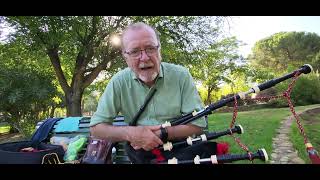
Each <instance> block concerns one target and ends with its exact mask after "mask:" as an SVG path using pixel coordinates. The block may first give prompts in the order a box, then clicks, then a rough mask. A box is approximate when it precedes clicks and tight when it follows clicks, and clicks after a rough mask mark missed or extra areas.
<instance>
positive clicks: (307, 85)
mask: <svg viewBox="0 0 320 180" xmlns="http://www.w3.org/2000/svg"><path fill="white" fill-rule="evenodd" d="M289 83H291V81H290V80H288V81H286V82H282V83H280V84H278V85H277V86H276V90H277V94H278V95H280V94H281V93H283V92H284V91H286V90H287V88H288V85H289ZM319 88H320V79H319V73H317V72H316V73H314V72H313V73H310V74H307V75H304V74H302V75H300V76H299V78H298V79H297V81H296V83H295V84H294V86H293V89H292V93H291V101H292V103H293V104H294V105H297V106H304V105H310V104H317V103H320V91H319ZM268 104H269V105H270V106H272V107H285V106H288V102H287V100H286V99H284V98H282V99H277V100H272V101H270V102H269V103H268Z"/></svg>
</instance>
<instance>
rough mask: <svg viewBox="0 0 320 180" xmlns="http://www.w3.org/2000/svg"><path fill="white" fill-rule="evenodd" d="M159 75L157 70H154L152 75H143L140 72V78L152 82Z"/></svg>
mask: <svg viewBox="0 0 320 180" xmlns="http://www.w3.org/2000/svg"><path fill="white" fill-rule="evenodd" d="M157 76H158V73H157V72H153V74H152V75H151V77H150V76H144V75H141V74H139V79H140V80H141V81H143V82H146V83H148V82H152V81H153V80H155V79H156V77H157Z"/></svg>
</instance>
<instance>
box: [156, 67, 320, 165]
mask: <svg viewBox="0 0 320 180" xmlns="http://www.w3.org/2000/svg"><path fill="white" fill-rule="evenodd" d="M311 71H312V66H311V65H309V64H305V65H303V66H301V67H300V68H299V69H297V70H295V71H293V72H291V73H289V74H286V75H284V76H282V77H279V78H275V79H272V80H269V81H267V82H265V83H262V84H259V85H257V86H254V87H252V88H250V90H249V91H247V92H240V93H238V94H236V95H235V96H234V97H229V98H225V99H222V100H220V101H218V102H216V103H213V104H210V105H209V106H207V107H205V108H204V109H203V110H201V111H198V112H196V111H194V112H192V113H189V114H185V115H183V116H180V117H178V118H175V119H174V120H172V121H170V122H165V123H164V124H162V125H161V128H166V127H168V126H176V125H183V124H187V123H190V122H192V121H194V120H196V119H199V118H201V117H204V116H207V115H209V114H212V111H214V110H216V109H219V108H221V107H223V106H225V105H227V104H228V103H230V102H235V103H236V102H237V100H238V99H245V98H246V96H247V95H249V94H251V93H258V92H260V91H263V90H265V89H268V88H271V87H273V86H275V85H276V84H278V83H280V82H283V81H285V80H287V79H290V78H292V79H293V82H292V84H291V85H289V88H288V90H287V91H286V92H285V93H284V94H283V97H286V98H287V100H288V104H289V107H290V110H291V111H292V113H293V115H294V117H295V118H296V120H297V123H298V125H299V126H298V127H299V128H300V130H301V132H304V131H303V128H302V126H301V124H300V122H299V119H298V117H297V115H296V113H295V111H294V108H293V105H292V103H291V101H290V93H291V89H292V85H293V83H294V82H295V80H296V78H297V77H298V76H299V75H300V74H302V73H303V74H308V73H310V72H311ZM233 133H238V134H242V133H243V129H242V127H241V126H240V125H238V126H234V127H233V128H232V129H228V130H225V131H222V132H211V133H206V134H203V135H200V136H199V137H196V138H191V137H189V138H188V139H186V140H184V141H181V142H175V143H171V142H167V143H165V144H164V145H162V146H160V147H158V148H156V149H157V151H158V150H160V151H171V149H173V148H180V147H185V146H192V145H193V144H198V143H203V142H204V141H208V140H210V139H216V138H218V137H221V136H224V135H232V134H233ZM302 135H303V136H304V144H305V146H306V150H307V152H308V155H309V158H310V159H311V161H312V163H314V164H320V158H319V156H318V153H317V151H316V150H315V149H314V148H313V146H312V145H311V143H309V142H308V140H307V138H306V135H305V134H304V133H302ZM238 144H239V143H238ZM239 145H240V144H239ZM240 146H241V145H240ZM243 149H245V148H243ZM245 150H247V148H246V149H245ZM247 152H248V153H246V154H243V155H241V154H236V155H232V154H226V155H218V156H215V155H212V156H211V157H210V158H207V159H200V158H199V157H195V159H193V160H181V161H179V160H177V159H175V158H172V159H171V160H170V162H169V161H168V162H165V163H169V164H175V163H176V162H178V163H179V164H180V163H182V164H184V163H192V162H194V163H197V164H199V162H200V163H209V162H212V163H220V162H222V163H224V162H232V161H236V160H243V159H248V160H253V159H261V160H263V161H266V160H268V156H267V153H266V151H265V150H264V149H260V150H258V151H257V152H256V153H250V152H249V151H248V150H247ZM161 163H163V162H161Z"/></svg>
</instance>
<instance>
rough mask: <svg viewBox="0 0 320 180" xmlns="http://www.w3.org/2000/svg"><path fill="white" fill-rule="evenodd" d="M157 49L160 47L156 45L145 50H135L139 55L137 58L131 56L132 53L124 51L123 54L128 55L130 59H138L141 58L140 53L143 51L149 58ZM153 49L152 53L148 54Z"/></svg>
mask: <svg viewBox="0 0 320 180" xmlns="http://www.w3.org/2000/svg"><path fill="white" fill-rule="evenodd" d="M151 47H152V48H151ZM159 47H160V45H156V46H150V47H148V48H145V49H140V50H137V52H138V51H139V52H140V53H139V55H137V56H133V55H132V54H133V52H132V51H124V53H126V54H128V55H129V56H130V57H131V58H136V59H140V58H141V57H142V51H144V52H145V53H146V55H147V56H149V57H150V56H152V55H154V54H155V53H156V52H157V51H158V49H159ZM153 48H154V52H150V49H152V50H153ZM148 49H149V51H148ZM134 51H135V50H134Z"/></svg>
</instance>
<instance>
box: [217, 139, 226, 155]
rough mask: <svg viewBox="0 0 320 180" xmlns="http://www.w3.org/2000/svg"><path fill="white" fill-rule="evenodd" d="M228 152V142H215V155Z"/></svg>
mask: <svg viewBox="0 0 320 180" xmlns="http://www.w3.org/2000/svg"><path fill="white" fill-rule="evenodd" d="M228 152H229V144H228V143H226V142H224V143H217V153H216V154H217V155H222V154H228Z"/></svg>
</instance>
